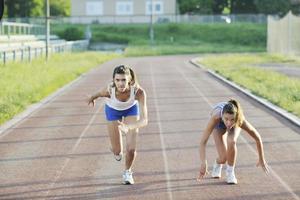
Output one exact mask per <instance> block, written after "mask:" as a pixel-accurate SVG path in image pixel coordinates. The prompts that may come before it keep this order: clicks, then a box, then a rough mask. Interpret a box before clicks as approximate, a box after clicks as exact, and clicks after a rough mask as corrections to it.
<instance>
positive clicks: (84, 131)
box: [45, 101, 103, 199]
mask: <svg viewBox="0 0 300 200" xmlns="http://www.w3.org/2000/svg"><path fill="white" fill-rule="evenodd" d="M102 107H103V101H101V104H100V106H99V107H98V108H97V111H96V112H95V113H94V114H93V116H92V118H91V119H90V121H89V123H88V125H87V126H86V127H85V129H84V130H83V131H82V132H81V134H80V136H79V138H78V140H77V141H76V143H75V144H74V146H73V148H72V149H71V150H70V152H69V153H68V155H72V154H73V153H74V152H75V150H76V148H77V147H78V145H79V144H80V142H81V140H82V138H83V136H84V134H85V133H86V132H87V130H88V129H89V128H90V127H91V125H92V123H93V122H94V120H95V118H96V116H97V115H98V114H99V112H100V110H101V109H100V108H102ZM70 160H71V158H67V159H66V160H65V162H64V164H63V165H62V167H61V168H60V169H59V170H57V171H56V175H55V177H54V179H53V181H52V183H51V184H50V186H49V189H48V191H47V192H46V196H45V198H47V196H48V194H49V192H50V190H52V189H53V187H54V185H55V184H56V182H57V180H58V179H59V178H60V177H61V175H62V173H63V171H64V170H65V168H66V166H67V165H68V163H69V162H70ZM54 199H56V198H54Z"/></svg>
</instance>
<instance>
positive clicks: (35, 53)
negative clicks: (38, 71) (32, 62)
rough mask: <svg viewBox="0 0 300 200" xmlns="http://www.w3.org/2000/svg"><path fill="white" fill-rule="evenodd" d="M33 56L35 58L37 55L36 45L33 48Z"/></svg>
mask: <svg viewBox="0 0 300 200" xmlns="http://www.w3.org/2000/svg"><path fill="white" fill-rule="evenodd" d="M34 57H35V58H36V57H37V48H36V47H35V48H34Z"/></svg>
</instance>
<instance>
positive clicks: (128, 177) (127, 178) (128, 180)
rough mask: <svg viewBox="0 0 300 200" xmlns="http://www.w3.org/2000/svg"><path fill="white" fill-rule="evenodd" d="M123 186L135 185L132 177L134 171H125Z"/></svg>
mask: <svg viewBox="0 0 300 200" xmlns="http://www.w3.org/2000/svg"><path fill="white" fill-rule="evenodd" d="M123 184H124V185H133V184H134V180H133V177H132V171H129V170H125V171H124V174H123Z"/></svg>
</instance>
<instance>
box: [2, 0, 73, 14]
mask: <svg viewBox="0 0 300 200" xmlns="http://www.w3.org/2000/svg"><path fill="white" fill-rule="evenodd" d="M49 4H50V15H51V16H69V15H70V4H71V3H70V0H53V1H49ZM45 6H46V5H45V0H26V1H25V0H7V1H5V14H6V16H7V17H10V18H13V17H40V16H45Z"/></svg>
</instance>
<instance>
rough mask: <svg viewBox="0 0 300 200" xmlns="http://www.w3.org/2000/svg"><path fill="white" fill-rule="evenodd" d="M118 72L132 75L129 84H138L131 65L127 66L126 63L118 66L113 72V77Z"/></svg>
mask: <svg viewBox="0 0 300 200" xmlns="http://www.w3.org/2000/svg"><path fill="white" fill-rule="evenodd" d="M116 74H125V75H130V81H129V84H130V85H132V86H138V81H137V78H136V75H135V73H134V71H133V70H132V69H131V68H130V67H129V66H126V65H120V66H117V67H116V68H115V69H114V72H113V79H114V78H115V76H116ZM113 86H115V84H114V81H113Z"/></svg>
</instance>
